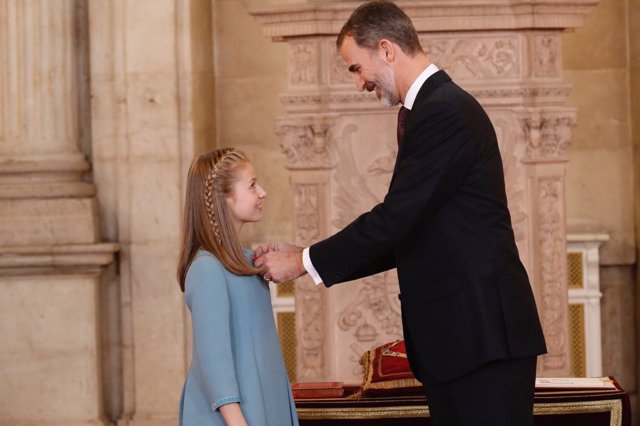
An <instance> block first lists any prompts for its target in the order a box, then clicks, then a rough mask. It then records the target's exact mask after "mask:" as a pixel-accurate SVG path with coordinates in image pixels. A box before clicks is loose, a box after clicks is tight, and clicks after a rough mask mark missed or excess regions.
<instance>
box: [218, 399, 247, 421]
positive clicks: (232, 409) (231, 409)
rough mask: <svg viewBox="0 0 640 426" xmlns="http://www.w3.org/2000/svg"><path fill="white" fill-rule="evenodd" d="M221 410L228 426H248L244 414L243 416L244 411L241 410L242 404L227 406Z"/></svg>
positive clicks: (234, 403)
mask: <svg viewBox="0 0 640 426" xmlns="http://www.w3.org/2000/svg"><path fill="white" fill-rule="evenodd" d="M219 410H220V414H222V417H224V421H225V423H226V424H227V426H248V424H247V421H246V420H245V418H244V414H242V410H241V409H240V404H238V403H237V402H232V403H230V404H225V405H223V406H222V407H220V408H219Z"/></svg>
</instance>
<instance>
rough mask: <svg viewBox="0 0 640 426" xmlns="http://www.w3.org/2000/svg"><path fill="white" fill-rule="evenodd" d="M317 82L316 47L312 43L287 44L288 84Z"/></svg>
mask: <svg viewBox="0 0 640 426" xmlns="http://www.w3.org/2000/svg"><path fill="white" fill-rule="evenodd" d="M317 82H318V47H317V45H316V44H314V43H296V44H291V45H290V46H289V84H291V85H292V86H296V85H304V84H316V83H317Z"/></svg>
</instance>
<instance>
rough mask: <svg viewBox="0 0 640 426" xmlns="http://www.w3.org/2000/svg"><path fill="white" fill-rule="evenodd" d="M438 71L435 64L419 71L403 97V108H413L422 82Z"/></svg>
mask: <svg viewBox="0 0 640 426" xmlns="http://www.w3.org/2000/svg"><path fill="white" fill-rule="evenodd" d="M438 71H439V69H438V67H437V66H435V65H434V64H431V65H429V66H428V67H427V68H425V69H424V71H422V72H421V73H420V75H419V76H418V78H416V80H415V81H414V82H413V84H412V85H411V87H409V91H408V92H407V96H405V97H404V104H403V105H404V107H405V108H407V109H411V108H413V103H414V102H415V101H416V96H418V92H419V91H420V88H421V87H422V85H423V84H424V82H425V81H427V79H428V78H429V77H431V76H432V75H433V74H435V73H436V72H438Z"/></svg>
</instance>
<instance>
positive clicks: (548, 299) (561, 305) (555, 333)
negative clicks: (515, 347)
mask: <svg viewBox="0 0 640 426" xmlns="http://www.w3.org/2000/svg"><path fill="white" fill-rule="evenodd" d="M538 188H539V190H538V191H539V192H538V202H539V210H538V215H539V229H538V241H537V244H538V247H539V250H538V252H539V254H540V255H541V262H540V266H539V267H540V280H541V282H540V283H539V285H540V288H541V295H542V297H541V300H539V302H541V304H542V306H541V312H542V315H541V320H542V327H543V329H544V332H545V338H546V340H547V349H548V351H549V352H548V354H547V355H546V356H545V357H544V358H543V360H544V361H543V365H544V367H546V368H549V369H553V370H558V369H562V368H565V367H566V363H567V359H568V356H567V354H568V348H567V328H566V324H565V321H566V309H567V306H566V304H567V288H566V261H565V258H566V254H565V253H566V249H565V228H564V223H563V221H564V214H563V212H562V210H561V208H562V205H563V198H564V191H563V189H562V188H563V181H562V179H561V178H559V177H550V178H541V179H539V180H538Z"/></svg>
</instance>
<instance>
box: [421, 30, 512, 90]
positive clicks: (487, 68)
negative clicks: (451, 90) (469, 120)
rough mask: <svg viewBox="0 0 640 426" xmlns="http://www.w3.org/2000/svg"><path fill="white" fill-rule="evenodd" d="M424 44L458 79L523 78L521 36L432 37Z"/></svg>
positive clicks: (424, 41) (442, 65)
mask: <svg viewBox="0 0 640 426" xmlns="http://www.w3.org/2000/svg"><path fill="white" fill-rule="evenodd" d="M421 43H422V45H423V46H424V48H425V51H426V52H427V54H428V55H429V58H430V59H431V60H432V61H433V62H434V63H435V64H437V65H438V66H439V67H440V68H443V69H445V70H447V72H448V73H450V74H451V76H452V77H453V78H454V79H460V80H462V79H484V80H486V79H502V78H519V77H521V70H520V55H521V46H520V38H519V37H517V36H503V37H482V36H479V35H476V36H475V37H473V38H471V37H468V38H466V37H461V36H459V35H457V36H455V37H454V36H451V37H447V38H440V37H438V38H435V37H434V38H431V37H429V36H425V37H424V38H422V39H421Z"/></svg>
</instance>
